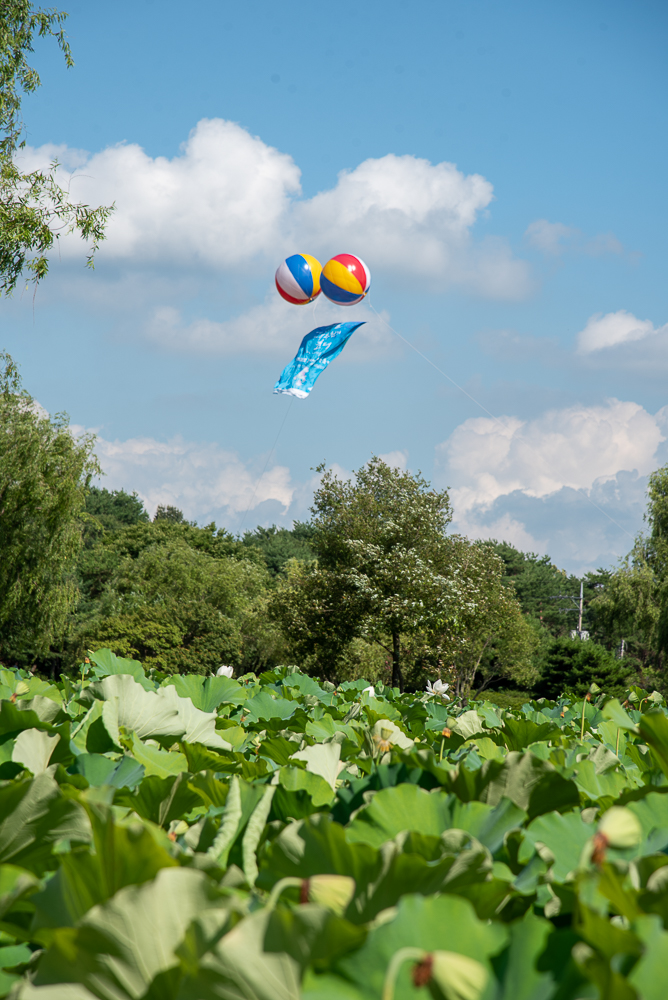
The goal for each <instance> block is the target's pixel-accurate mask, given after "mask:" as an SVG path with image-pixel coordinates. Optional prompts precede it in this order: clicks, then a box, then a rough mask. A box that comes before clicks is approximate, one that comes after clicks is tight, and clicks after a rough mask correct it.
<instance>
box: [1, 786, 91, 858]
mask: <svg viewBox="0 0 668 1000" xmlns="http://www.w3.org/2000/svg"><path fill="white" fill-rule="evenodd" d="M90 839H91V829H90V823H89V820H88V817H87V815H86V813H85V812H84V810H83V808H82V807H81V806H80V805H79V804H78V803H77V802H73V801H70V800H68V799H65V798H64V797H63V796H62V794H61V791H60V788H59V786H58V785H57V784H56V782H55V781H54V780H53V778H52V777H50V775H48V774H46V773H45V774H40V775H39V776H38V777H36V778H32V779H24V780H22V781H14V782H11V783H9V782H7V783H3V784H2V785H0V862H11V863H12V864H15V865H20V866H22V867H23V868H27V869H29V871H32V872H35V873H36V874H41V873H42V872H44V871H46V870H47V869H48V868H49V867H52V866H53V861H52V851H53V848H54V846H55V845H56V844H57V843H58V842H59V841H71V842H73V843H88V842H89V841H90Z"/></svg>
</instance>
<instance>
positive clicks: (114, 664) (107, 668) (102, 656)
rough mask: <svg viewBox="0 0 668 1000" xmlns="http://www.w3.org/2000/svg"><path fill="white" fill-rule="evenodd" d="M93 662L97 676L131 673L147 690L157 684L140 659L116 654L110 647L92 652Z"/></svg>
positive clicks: (150, 689) (152, 688) (151, 689)
mask: <svg viewBox="0 0 668 1000" xmlns="http://www.w3.org/2000/svg"><path fill="white" fill-rule="evenodd" d="M90 659H91V662H92V664H93V668H92V669H93V673H94V675H95V676H96V677H109V676H114V675H116V674H129V675H130V676H131V677H134V679H135V680H136V681H137V683H138V684H141V686H142V687H143V688H144V689H145V690H146V691H153V690H154V689H155V685H154V684H152V683H151V681H149V680H148V678H147V677H146V673H145V672H144V668H143V667H142V665H141V663H139V661H138V660H129V659H126V658H125V657H122V656H116V654H115V653H112V651H111V650H110V649H98V650H97V652H95V653H91V654H90Z"/></svg>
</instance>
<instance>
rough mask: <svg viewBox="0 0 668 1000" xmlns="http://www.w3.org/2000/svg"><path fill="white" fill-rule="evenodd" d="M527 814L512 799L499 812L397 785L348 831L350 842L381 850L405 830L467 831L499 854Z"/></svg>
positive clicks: (377, 797) (378, 795)
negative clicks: (509, 834)
mask: <svg viewBox="0 0 668 1000" xmlns="http://www.w3.org/2000/svg"><path fill="white" fill-rule="evenodd" d="M525 817H526V814H525V813H524V812H523V811H522V810H521V809H519V808H518V807H517V806H515V805H514V804H513V803H512V802H511V801H510V800H509V799H501V801H500V802H499V804H498V805H497V807H496V808H494V809H493V808H492V807H491V806H489V805H487V804H485V803H482V802H460V801H459V800H458V799H457V798H456V796H454V795H448V794H446V793H445V792H442V791H441V790H436V791H432V792H427V791H425V790H424V789H423V788H419V787H418V786H416V785H409V784H404V785H397V786H396V787H395V788H385V789H383V790H382V791H379V792H377V793H376V794H375V795H374V796H373V798H372V799H371V801H370V803H369V805H367V806H365V807H364V808H362V809H360V810H359V811H358V812H357V814H356V815H355V818H354V819H353V820H352V822H351V823H350V825H349V826H348V828H347V833H346V836H347V838H348V840H350V841H351V842H356V841H363V842H364V843H367V844H372V845H373V846H374V847H379V846H380V845H381V844H382V843H384V842H385V841H387V840H391V839H392V838H393V837H395V836H396V835H397V834H398V833H400V832H401V831H402V830H416V831H418V832H420V833H422V834H432V835H435V836H439V835H440V834H441V833H443V831H444V830H449V829H451V828H456V829H460V830H466V831H467V832H469V833H471V834H473V835H474V836H475V837H476V838H477V839H478V840H480V841H481V842H482V843H483V844H485V845H486V846H487V847H489V849H490V850H491V851H496V850H498V848H499V847H500V846H501V845H502V843H503V838H504V836H505V834H506V833H507V831H508V830H511V829H513V828H514V827H516V826H518V825H520V824H521V822H522V821H523V820H524V819H525Z"/></svg>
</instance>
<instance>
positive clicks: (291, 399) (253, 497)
mask: <svg viewBox="0 0 668 1000" xmlns="http://www.w3.org/2000/svg"><path fill="white" fill-rule="evenodd" d="M294 401H295V397H294V396H290V403H289V405H288V408H287V409H286V411H285V415H284V416H283V419H282V421H281V426H280V427H279V428H278V432H277V434H276V437H275V438H274V443H273V444H272V446H271V451H270V452H269V454H268V455H267V460H266V462H265V463H264V468H263V469H262V472H261V473H260V478H259V479H258V481H257V482H256V484H255V489H254V490H253V496H252V497H251V498H250V501H249V503H248V506H247V507H246V511H245V513H244V516H243V517H242V519H241V524H240V525H239V534H241V529H242V528H243V526H244V523H245V521H246V518H247V517H248V511H249V510H250V509H251V507H252V506H253V501H254V500H255V496H256V494H257V491H258V489H259V488H260V483H261V482H262V478H263V476H264V474H265V472H266V471H267V466H268V465H269V461H270V459H271V456H272V455H273V454H274V451H275V449H276V445H277V444H278V439H279V437H280V436H281V431H282V430H283V428H284V426H285V421H286V420H287V419H288V413H289V412H290V410H291V409H292V404H293V403H294Z"/></svg>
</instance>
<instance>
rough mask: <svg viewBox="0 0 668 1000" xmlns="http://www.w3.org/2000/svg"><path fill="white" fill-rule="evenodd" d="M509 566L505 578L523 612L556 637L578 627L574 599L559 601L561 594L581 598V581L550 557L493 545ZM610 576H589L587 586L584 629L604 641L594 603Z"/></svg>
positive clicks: (505, 544) (602, 573) (600, 572)
mask: <svg viewBox="0 0 668 1000" xmlns="http://www.w3.org/2000/svg"><path fill="white" fill-rule="evenodd" d="M490 544H491V545H492V546H493V548H494V551H495V552H496V554H497V555H498V556H500V557H501V559H502V560H503V563H504V567H505V579H506V582H507V583H508V584H510V585H511V586H512V587H513V589H514V591H515V593H516V594H517V597H518V599H519V602H520V605H521V608H522V611H523V612H524V613H525V614H526V615H529V617H531V618H532V619H533V620H534V621H536V622H540V624H541V625H542V626H543V628H546V629H548V630H549V632H550V633H551V634H552V635H554V636H557V635H566V634H568V632H569V631H570V630H571V629H573V628H575V626H576V624H577V613H578V610H577V607H576V605H575V603H574V602H573V601H572V600H570V601H569V600H563V599H559V598H560V595H566V596H570V597H571V598H577V597H579V594H580V580H579V579H578V578H576V577H574V576H572V575H570V576H569V575H568V574H567V573H566V572H565V570H562V569H558V568H557V567H556V566H555V565H554V563H553V562H552V561H551V559H550V557H549V556H539V555H537V554H536V553H535V552H520V551H519V550H518V549H516V548H515V547H514V546H513V545H510V544H509V543H508V542H491V543H490ZM609 577H610V573H609V572H607V571H606V570H602V569H599V570H597V571H596V572H595V573H587V574H586V575H585V577H584V578H583V581H582V582H583V583H584V588H583V590H584V594H583V596H584V612H585V615H584V621H583V626H584V628H586V629H588V630H589V631H591V632H592V633H596V634H597V637H598V638H604V635H603V632H602V626H601V623H600V622H599V620H598V618H597V615H596V608H595V607H592V605H591V602H592V600H593V599H594V597H596V596H597V595H598V594H599V593H600V592H601V589H602V588H603V587H604V586H605V584H606V582H607V580H608V579H609Z"/></svg>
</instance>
